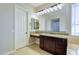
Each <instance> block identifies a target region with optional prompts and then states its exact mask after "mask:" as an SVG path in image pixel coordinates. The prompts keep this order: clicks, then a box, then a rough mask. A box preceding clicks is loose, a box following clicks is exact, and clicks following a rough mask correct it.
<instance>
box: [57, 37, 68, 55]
mask: <svg viewBox="0 0 79 59" xmlns="http://www.w3.org/2000/svg"><path fill="white" fill-rule="evenodd" d="M66 50H67V39H62V38H58V39H56V54H60V55H64V54H66Z"/></svg>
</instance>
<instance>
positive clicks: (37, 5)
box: [30, 3, 44, 7]
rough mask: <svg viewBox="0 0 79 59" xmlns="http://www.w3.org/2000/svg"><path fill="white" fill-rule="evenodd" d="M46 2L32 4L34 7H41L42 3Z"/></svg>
mask: <svg viewBox="0 0 79 59" xmlns="http://www.w3.org/2000/svg"><path fill="white" fill-rule="evenodd" d="M43 4H44V3H30V5H31V6H33V7H39V6H41V5H43Z"/></svg>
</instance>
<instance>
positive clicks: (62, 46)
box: [40, 35, 67, 55]
mask: <svg viewBox="0 0 79 59" xmlns="http://www.w3.org/2000/svg"><path fill="white" fill-rule="evenodd" d="M40 48H42V49H43V50H46V51H48V52H50V53H52V54H56V55H66V51H67V39H65V38H57V37H49V36H43V35H40Z"/></svg>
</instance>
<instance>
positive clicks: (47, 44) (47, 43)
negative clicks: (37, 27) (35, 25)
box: [44, 37, 50, 51]
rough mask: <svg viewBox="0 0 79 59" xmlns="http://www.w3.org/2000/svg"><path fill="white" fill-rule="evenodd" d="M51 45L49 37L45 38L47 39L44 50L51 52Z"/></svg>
mask: <svg viewBox="0 0 79 59" xmlns="http://www.w3.org/2000/svg"><path fill="white" fill-rule="evenodd" d="M49 43H50V40H49V38H48V37H45V39H44V49H45V50H47V51H49V50H50V47H49V46H50V45H49Z"/></svg>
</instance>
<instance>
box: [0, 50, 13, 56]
mask: <svg viewBox="0 0 79 59" xmlns="http://www.w3.org/2000/svg"><path fill="white" fill-rule="evenodd" d="M14 52H15V50H12V51H8V52H0V55H10V54H12V53H14Z"/></svg>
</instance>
